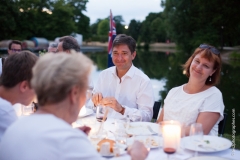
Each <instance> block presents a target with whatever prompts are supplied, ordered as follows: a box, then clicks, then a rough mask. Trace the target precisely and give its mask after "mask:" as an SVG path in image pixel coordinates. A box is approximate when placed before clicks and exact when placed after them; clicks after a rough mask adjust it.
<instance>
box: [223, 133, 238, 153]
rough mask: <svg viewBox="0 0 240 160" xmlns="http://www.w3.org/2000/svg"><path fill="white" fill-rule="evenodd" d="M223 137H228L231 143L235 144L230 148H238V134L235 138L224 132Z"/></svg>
mask: <svg viewBox="0 0 240 160" xmlns="http://www.w3.org/2000/svg"><path fill="white" fill-rule="evenodd" d="M223 137H224V138H227V139H229V140H230V141H231V142H232V143H233V145H234V144H235V147H234V146H232V148H233V147H234V148H235V149H238V150H240V135H235V139H234V138H233V137H232V135H231V134H224V135H223ZM234 140H235V141H234Z"/></svg>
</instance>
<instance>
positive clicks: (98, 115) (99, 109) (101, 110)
mask: <svg viewBox="0 0 240 160" xmlns="http://www.w3.org/2000/svg"><path fill="white" fill-rule="evenodd" d="M96 108H97V110H96V119H97V121H98V122H102V120H103V116H104V113H105V107H103V106H101V105H98V106H97V107H96ZM106 120H107V118H106V119H105V121H106Z"/></svg>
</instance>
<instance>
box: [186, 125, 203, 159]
mask: <svg viewBox="0 0 240 160" xmlns="http://www.w3.org/2000/svg"><path fill="white" fill-rule="evenodd" d="M189 136H191V140H192V142H193V143H194V144H196V145H195V154H194V156H195V157H197V156H198V152H197V148H198V144H199V143H201V142H202V139H203V129H202V124H201V123H193V124H191V126H190V132H189Z"/></svg>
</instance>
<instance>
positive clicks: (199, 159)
mask: <svg viewBox="0 0 240 160" xmlns="http://www.w3.org/2000/svg"><path fill="white" fill-rule="evenodd" d="M206 159H210V160H230V159H227V158H222V157H215V156H200V157H192V158H189V159H188V160H206Z"/></svg>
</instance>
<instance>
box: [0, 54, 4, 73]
mask: <svg viewBox="0 0 240 160" xmlns="http://www.w3.org/2000/svg"><path fill="white" fill-rule="evenodd" d="M2 67H3V65H2V58H0V76H1V75H2Z"/></svg>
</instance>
